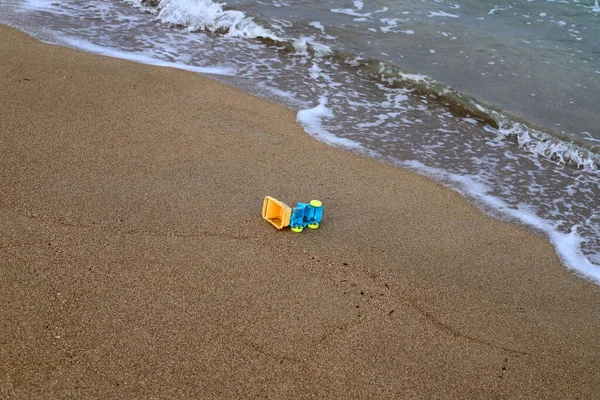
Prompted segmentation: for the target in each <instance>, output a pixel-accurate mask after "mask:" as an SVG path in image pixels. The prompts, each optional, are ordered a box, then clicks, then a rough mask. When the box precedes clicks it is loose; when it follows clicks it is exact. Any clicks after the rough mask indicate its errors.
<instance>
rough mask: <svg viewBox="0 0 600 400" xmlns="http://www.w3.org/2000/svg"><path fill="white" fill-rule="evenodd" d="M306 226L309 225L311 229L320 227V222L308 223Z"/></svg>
mask: <svg viewBox="0 0 600 400" xmlns="http://www.w3.org/2000/svg"><path fill="white" fill-rule="evenodd" d="M306 226H308V227H309V228H310V229H317V228H318V227H319V224H308V225H306Z"/></svg>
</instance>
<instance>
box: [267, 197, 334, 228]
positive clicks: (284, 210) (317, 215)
mask: <svg viewBox="0 0 600 400" xmlns="http://www.w3.org/2000/svg"><path fill="white" fill-rule="evenodd" d="M262 217H263V218H264V219H266V220H267V221H269V222H270V223H271V224H273V225H274V226H275V227H276V228H277V229H283V228H285V227H286V226H289V227H290V229H291V230H292V231H294V232H302V231H303V230H304V228H306V227H308V228H310V229H317V228H318V227H319V223H320V222H321V219H322V218H323V203H321V202H320V201H319V200H311V201H310V202H309V203H300V202H298V204H297V205H296V207H294V208H291V207H290V206H288V205H287V204H285V203H284V202H282V201H279V200H277V199H274V198H273V197H271V196H267V197H265V200H264V202H263V208H262Z"/></svg>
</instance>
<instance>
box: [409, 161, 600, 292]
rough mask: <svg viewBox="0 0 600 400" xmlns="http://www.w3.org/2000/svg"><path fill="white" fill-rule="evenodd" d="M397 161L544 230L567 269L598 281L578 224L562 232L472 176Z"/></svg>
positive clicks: (598, 270) (555, 224)
mask: <svg viewBox="0 0 600 400" xmlns="http://www.w3.org/2000/svg"><path fill="white" fill-rule="evenodd" d="M397 164H398V165H401V166H404V167H407V168H409V169H412V170H414V171H416V172H419V173H421V174H424V175H427V176H429V177H431V178H434V179H436V180H441V181H442V182H447V183H448V184H449V185H450V187H452V188H454V189H455V190H458V191H459V192H460V193H462V194H465V195H466V196H468V197H470V198H472V199H473V200H475V202H476V203H478V204H480V205H482V206H484V207H486V208H490V209H491V210H492V211H493V212H495V213H498V214H500V215H501V216H504V217H506V218H509V219H514V220H516V221H519V222H520V223H522V224H523V225H526V226H529V227H531V228H533V229H535V230H537V231H540V232H543V233H545V234H546V236H547V237H548V239H549V240H550V242H551V243H552V245H553V246H554V249H555V250H556V252H557V254H558V255H559V257H560V259H561V260H562V262H563V263H564V264H565V266H566V267H567V268H568V269H570V270H572V271H573V272H575V273H576V274H578V275H580V276H582V277H584V278H587V279H590V280H592V281H594V282H595V283H598V284H600V265H596V264H594V263H592V262H591V261H590V259H589V258H588V257H587V256H586V255H584V254H583V252H582V251H581V244H582V241H583V238H582V237H581V236H580V235H579V234H578V229H579V226H578V225H574V226H572V227H571V231H570V232H569V233H564V232H561V231H560V230H559V229H558V226H559V225H560V222H551V221H549V220H546V219H543V218H541V217H539V216H538V215H536V214H535V212H534V211H532V210H531V209H530V207H529V206H527V205H519V206H517V207H514V206H511V205H509V204H508V203H506V202H505V201H503V200H502V199H500V198H498V197H497V196H493V195H491V194H490V192H491V190H490V188H489V187H488V186H487V185H486V184H484V183H481V182H480V181H479V179H478V177H477V176H475V175H459V174H453V173H449V172H447V171H444V170H441V169H438V168H432V167H429V166H427V165H425V164H423V163H421V162H418V161H403V162H398V163H397Z"/></svg>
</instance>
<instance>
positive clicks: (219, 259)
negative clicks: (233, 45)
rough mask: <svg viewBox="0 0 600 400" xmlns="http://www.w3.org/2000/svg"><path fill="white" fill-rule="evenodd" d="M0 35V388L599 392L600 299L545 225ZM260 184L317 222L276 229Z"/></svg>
mask: <svg viewBox="0 0 600 400" xmlns="http://www.w3.org/2000/svg"><path fill="white" fill-rule="evenodd" d="M0 33H1V34H2V36H3V37H5V38H6V40H5V41H4V42H3V43H0V54H1V55H2V57H0V60H1V61H0V72H1V73H2V74H3V76H5V77H6V79H3V80H2V81H0V85H2V91H0V98H1V99H2V104H3V105H4V106H3V110H2V111H0V115H1V116H2V120H3V123H2V125H3V131H2V133H1V134H0V148H2V149H3V150H2V160H1V162H0V163H1V164H0V187H1V188H2V189H1V193H0V221H1V222H0V228H1V229H0V235H1V236H0V252H1V253H0V255H1V257H0V260H2V261H0V268H2V270H4V271H5V273H4V274H3V276H2V277H0V289H1V290H2V292H3V293H4V298H3V299H4V301H3V304H2V308H1V310H2V311H1V316H2V318H0V319H1V320H3V321H4V322H3V326H2V327H3V328H4V329H3V330H4V331H5V332H8V333H7V335H6V336H5V337H4V338H3V339H2V342H1V343H2V346H0V348H1V350H0V351H1V352H2V353H0V354H1V357H0V359H2V360H3V361H2V363H1V364H0V372H1V373H0V376H2V378H0V394H2V396H6V397H9V396H10V397H31V396H35V395H37V396H44V397H61V396H65V395H75V396H78V397H83V396H95V397H108V396H115V395H119V397H140V396H145V397H148V396H161V397H167V396H168V397H175V396H176V397H198V396H209V395H210V397H223V398H225V397H235V396H242V397H266V396H273V397H307V398H310V397H315V398H324V397H325V398H334V397H337V398H339V397H372V396H374V395H378V396H381V397H394V396H398V395H400V394H407V393H411V395H412V396H414V397H431V396H439V397H456V396H458V397H482V396H483V397H503V396H508V397H511V398H513V397H516V398H518V397H522V398H532V397H548V398H552V397H557V398H565V397H577V396H580V397H589V396H592V395H593V394H594V393H597V392H598V390H599V389H600V384H599V383H598V382H600V379H599V378H600V373H599V372H598V366H600V341H599V340H598V335H599V334H598V333H597V332H599V329H598V328H600V321H599V318H598V312H597V310H598V309H600V289H599V288H598V286H596V285H595V284H593V283H591V282H587V281H584V280H582V279H580V278H578V277H577V276H574V275H573V274H571V273H570V272H569V271H567V270H566V269H565V268H564V267H563V266H562V264H561V263H560V261H559V260H558V258H557V256H556V255H555V253H554V250H553V249H552V247H551V246H550V244H549V243H548V242H547V241H545V240H543V239H542V238H540V237H539V236H537V235H536V234H534V233H532V232H530V231H525V230H524V229H522V228H520V227H517V226H515V225H513V224H511V223H507V222H503V221H498V220H495V219H493V218H491V217H488V216H486V215H484V214H483V213H481V212H480V211H478V210H476V209H475V208H474V206H472V205H470V204H469V203H468V201H467V200H466V199H464V198H463V197H462V196H461V195H460V194H458V193H456V192H453V191H451V190H450V189H447V188H445V187H442V185H440V184H438V183H436V182H434V181H432V180H430V179H427V178H425V177H422V176H418V175H416V174H414V173H411V172H408V171H406V170H402V169H400V168H397V167H392V166H389V165H385V164H381V163H379V162H377V161H375V160H371V159H367V158H364V157H361V156H358V155H352V154H348V153H346V152H344V151H343V150H340V149H336V148H332V147H330V146H328V145H326V144H323V143H320V142H318V141H316V140H315V139H313V138H311V137H309V136H308V135H306V134H305V133H304V132H303V130H302V129H301V128H300V127H299V126H298V124H297V123H296V121H295V120H296V116H295V113H294V112H292V111H291V110H288V109H286V108H284V107H282V106H278V105H275V104H272V103H269V102H267V101H265V100H262V99H259V98H256V97H253V96H251V95H248V94H245V93H243V92H241V91H239V90H236V89H234V88H231V87H228V86H224V85H223V84H220V83H217V82H215V81H212V80H208V79H207V78H203V77H200V76H198V75H195V74H192V73H189V72H185V71H180V70H174V69H168V68H160V67H153V66H147V65H143V64H135V63H133V62H129V61H124V60H119V59H111V58H106V57H102V56H98V55H93V54H87V53H81V52H78V51H75V50H72V49H67V48H62V47H58V46H53V45H49V44H43V43H41V42H38V41H35V40H34V39H32V38H30V37H28V36H26V35H25V34H23V33H20V32H18V31H16V30H14V29H12V28H8V27H5V26H0ZM290 154H300V155H301V156H300V157H289V155H290ZM265 195H271V196H274V197H276V198H278V199H280V200H282V201H284V202H286V203H288V204H291V203H293V204H295V202H296V201H308V200H310V198H319V199H321V200H322V201H323V202H324V204H325V214H324V221H323V224H322V226H321V228H320V229H319V230H317V231H314V232H312V231H311V232H304V233H303V234H301V235H295V234H293V233H291V232H289V231H287V232H286V231H284V232H280V231H277V230H275V229H274V228H273V227H272V226H270V225H269V224H268V223H266V222H265V221H262V220H261V218H260V207H261V204H262V198H263V197H264V196H265Z"/></svg>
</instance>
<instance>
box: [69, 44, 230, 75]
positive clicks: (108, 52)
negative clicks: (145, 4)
mask: <svg viewBox="0 0 600 400" xmlns="http://www.w3.org/2000/svg"><path fill="white" fill-rule="evenodd" d="M58 39H59V40H60V41H61V42H63V43H64V44H66V45H68V46H71V47H74V48H76V49H79V50H84V51H87V52H90V53H96V54H101V55H103V56H108V57H114V58H122V59H125V60H131V61H135V62H139V63H141V64H149V65H156V66H158V67H170V68H177V69H183V70H186V71H190V72H196V73H199V74H212V75H225V76H234V75H235V74H236V71H235V69H234V68H231V67H199V66H195V65H187V64H183V63H176V62H169V61H164V60H161V59H158V58H155V57H152V56H149V55H147V54H143V53H133V52H128V51H122V50H118V49H113V48H110V47H104V46H99V45H97V44H94V43H91V42H88V41H86V40H82V39H75V38H71V37H66V36H62V37H59V38H58Z"/></svg>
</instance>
